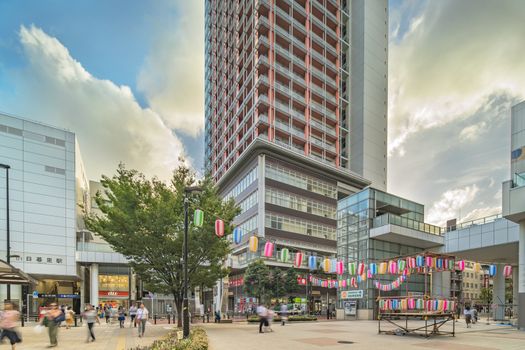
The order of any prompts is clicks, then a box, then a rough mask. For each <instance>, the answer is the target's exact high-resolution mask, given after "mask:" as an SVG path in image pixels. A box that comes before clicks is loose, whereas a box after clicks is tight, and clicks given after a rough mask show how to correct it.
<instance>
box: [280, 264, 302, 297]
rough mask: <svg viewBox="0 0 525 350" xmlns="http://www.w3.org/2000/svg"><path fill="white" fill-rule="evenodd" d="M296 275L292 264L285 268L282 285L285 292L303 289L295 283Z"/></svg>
mask: <svg viewBox="0 0 525 350" xmlns="http://www.w3.org/2000/svg"><path fill="white" fill-rule="evenodd" d="M297 277H298V274H297V270H296V269H295V268H294V267H293V266H292V267H291V268H289V269H288V270H286V274H285V276H284V287H285V293H286V294H293V293H297V292H299V291H301V289H303V288H301V286H299V284H298V283H297Z"/></svg>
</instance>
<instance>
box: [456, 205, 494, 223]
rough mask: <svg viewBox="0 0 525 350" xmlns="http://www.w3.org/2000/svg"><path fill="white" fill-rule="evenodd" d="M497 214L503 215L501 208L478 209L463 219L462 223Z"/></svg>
mask: <svg viewBox="0 0 525 350" xmlns="http://www.w3.org/2000/svg"><path fill="white" fill-rule="evenodd" d="M497 214H501V207H484V208H476V209H474V210H472V211H470V212H469V213H467V215H465V216H464V217H462V218H461V222H469V221H473V220H477V219H481V218H485V217H487V216H493V215H497Z"/></svg>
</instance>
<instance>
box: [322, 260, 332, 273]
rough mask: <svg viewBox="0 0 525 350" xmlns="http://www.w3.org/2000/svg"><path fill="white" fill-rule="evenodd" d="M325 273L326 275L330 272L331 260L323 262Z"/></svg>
mask: <svg viewBox="0 0 525 350" xmlns="http://www.w3.org/2000/svg"><path fill="white" fill-rule="evenodd" d="M323 271H324V272H326V273H328V272H330V259H328V258H325V259H324V260H323Z"/></svg>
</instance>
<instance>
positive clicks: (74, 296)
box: [33, 292, 80, 299]
mask: <svg viewBox="0 0 525 350" xmlns="http://www.w3.org/2000/svg"><path fill="white" fill-rule="evenodd" d="M35 293H37V294H36V297H35ZM33 298H50V299H54V298H58V299H80V295H79V294H47V293H38V292H33Z"/></svg>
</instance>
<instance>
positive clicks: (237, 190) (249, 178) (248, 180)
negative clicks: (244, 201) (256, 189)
mask: <svg viewBox="0 0 525 350" xmlns="http://www.w3.org/2000/svg"><path fill="white" fill-rule="evenodd" d="M255 180H257V167H255V168H253V169H252V170H250V172H249V173H248V174H246V175H245V176H244V177H243V178H242V180H241V181H239V183H237V185H235V187H234V188H232V189H231V190H230V192H228V193H227V194H226V195H225V196H224V200H228V199H230V198H235V197H237V196H238V195H239V194H241V192H242V191H244V190H245V189H246V188H248V186H250V185H251V184H252V183H253V182H254V181H255Z"/></svg>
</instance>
